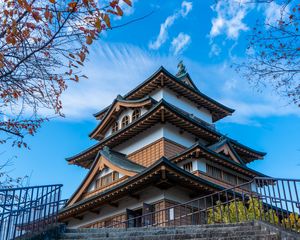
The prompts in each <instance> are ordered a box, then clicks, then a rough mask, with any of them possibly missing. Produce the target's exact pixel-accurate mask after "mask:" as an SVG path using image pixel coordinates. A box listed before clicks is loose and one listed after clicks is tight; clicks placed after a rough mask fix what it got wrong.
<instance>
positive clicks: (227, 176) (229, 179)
mask: <svg viewBox="0 0 300 240" xmlns="http://www.w3.org/2000/svg"><path fill="white" fill-rule="evenodd" d="M223 177H224V181H226V182H228V183H231V184H234V185H236V184H237V177H236V176H234V175H233V174H230V173H227V172H223Z"/></svg>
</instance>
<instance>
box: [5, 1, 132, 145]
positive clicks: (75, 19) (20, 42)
mask: <svg viewBox="0 0 300 240" xmlns="http://www.w3.org/2000/svg"><path fill="white" fill-rule="evenodd" d="M122 1H123V2H125V3H126V4H127V5H129V6H131V1H130V0H122ZM112 15H117V16H122V15H123V11H122V9H121V7H120V2H119V0H113V1H94V0H71V1H63V0H3V1H1V2H0V133H1V134H2V135H1V137H0V143H4V142H6V141H7V140H8V139H11V140H12V142H13V144H14V145H17V146H19V147H21V146H25V147H26V146H27V145H26V143H24V142H23V137H24V135H26V134H31V135H33V134H34V133H35V132H36V130H37V128H38V127H39V126H40V125H41V123H42V122H44V121H45V120H47V119H46V118H44V117H40V115H39V109H40V108H48V109H50V110H53V111H54V113H55V114H58V115H63V113H62V102H61V95H62V93H63V91H64V90H65V89H66V88H67V85H68V82H70V81H75V82H77V81H79V80H80V79H81V78H86V76H83V75H81V74H80V67H81V66H83V64H84V62H85V60H86V58H87V55H88V53H89V51H88V46H89V45H90V44H92V43H93V42H94V41H95V40H96V39H97V38H98V37H99V36H100V34H101V33H102V32H103V31H105V30H107V29H110V28H112V26H111V16H112Z"/></svg>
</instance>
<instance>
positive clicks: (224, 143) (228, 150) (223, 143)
mask: <svg viewBox="0 0 300 240" xmlns="http://www.w3.org/2000/svg"><path fill="white" fill-rule="evenodd" d="M208 148H209V149H211V150H213V151H214V152H216V153H219V154H221V155H223V156H225V157H227V158H229V159H231V160H233V161H235V162H236V163H239V164H244V161H243V160H242V159H241V157H240V156H239V155H238V154H237V152H236V151H235V150H234V148H233V147H232V146H231V144H230V142H229V141H228V140H227V139H226V138H220V141H219V142H217V143H215V144H213V145H211V146H209V147H208Z"/></svg>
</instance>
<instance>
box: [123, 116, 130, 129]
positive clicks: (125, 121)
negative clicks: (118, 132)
mask: <svg viewBox="0 0 300 240" xmlns="http://www.w3.org/2000/svg"><path fill="white" fill-rule="evenodd" d="M128 124H129V116H127V115H126V116H124V117H123V118H122V128H123V127H126V126H127V125H128Z"/></svg>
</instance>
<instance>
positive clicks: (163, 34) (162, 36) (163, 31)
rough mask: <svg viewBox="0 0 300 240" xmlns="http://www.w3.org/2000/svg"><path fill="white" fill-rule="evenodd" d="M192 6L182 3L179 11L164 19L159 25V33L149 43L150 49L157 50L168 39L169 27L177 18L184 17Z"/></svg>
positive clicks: (189, 3) (188, 3) (185, 2)
mask: <svg viewBox="0 0 300 240" xmlns="http://www.w3.org/2000/svg"><path fill="white" fill-rule="evenodd" d="M192 8H193V5H192V3H191V2H187V1H183V2H182V4H181V9H180V10H178V11H176V12H174V14H173V15H171V16H169V17H167V18H166V20H165V21H164V22H163V23H162V24H161V25H160V31H159V34H158V36H157V38H156V40H155V41H153V42H150V43H149V48H150V49H154V50H156V49H159V48H160V46H161V45H162V44H164V43H165V42H166V41H167V39H168V29H169V27H171V26H172V25H173V24H174V22H175V20H176V19H177V18H179V17H186V16H187V15H188V14H189V12H190V11H191V10H192Z"/></svg>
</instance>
